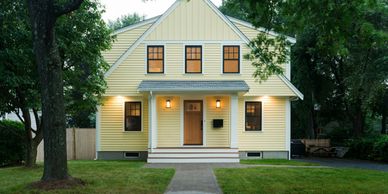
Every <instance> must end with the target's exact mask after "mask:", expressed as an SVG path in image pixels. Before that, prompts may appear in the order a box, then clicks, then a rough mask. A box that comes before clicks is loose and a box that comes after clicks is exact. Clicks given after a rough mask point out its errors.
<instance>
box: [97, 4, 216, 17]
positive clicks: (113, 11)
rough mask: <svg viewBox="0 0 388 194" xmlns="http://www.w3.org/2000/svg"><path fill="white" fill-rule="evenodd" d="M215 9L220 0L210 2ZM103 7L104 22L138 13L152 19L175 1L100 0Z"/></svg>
mask: <svg viewBox="0 0 388 194" xmlns="http://www.w3.org/2000/svg"><path fill="white" fill-rule="evenodd" d="M211 1H212V2H213V3H214V4H215V5H216V6H217V7H218V6H220V5H221V2H222V0H211ZM100 2H101V4H102V5H103V6H105V11H106V12H105V13H104V14H103V15H102V18H103V19H104V20H105V21H108V20H116V19H117V18H119V17H120V16H122V15H127V14H132V13H138V14H139V15H140V16H143V15H144V16H145V17H146V18H152V17H154V16H157V15H161V14H163V13H164V12H165V11H166V10H167V9H168V8H169V7H170V6H171V5H172V4H173V3H174V2H175V0H148V1H143V0H100Z"/></svg>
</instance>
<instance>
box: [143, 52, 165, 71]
mask: <svg viewBox="0 0 388 194" xmlns="http://www.w3.org/2000/svg"><path fill="white" fill-rule="evenodd" d="M147 73H164V46H147Z"/></svg>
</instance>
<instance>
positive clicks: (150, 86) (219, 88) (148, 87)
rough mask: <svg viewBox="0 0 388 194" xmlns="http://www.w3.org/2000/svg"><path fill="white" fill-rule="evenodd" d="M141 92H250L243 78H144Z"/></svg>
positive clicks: (140, 88)
mask: <svg viewBox="0 0 388 194" xmlns="http://www.w3.org/2000/svg"><path fill="white" fill-rule="evenodd" d="M138 91H139V92H150V91H155V92H189V91H208V92H210V91H211V92H248V91H249V86H248V84H247V83H245V81H243V80H214V81H199V80H143V81H142V82H141V83H140V84H139V87H138Z"/></svg>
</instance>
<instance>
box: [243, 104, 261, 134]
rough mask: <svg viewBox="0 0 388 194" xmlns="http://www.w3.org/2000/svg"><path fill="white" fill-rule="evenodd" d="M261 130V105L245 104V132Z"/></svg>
mask: <svg viewBox="0 0 388 194" xmlns="http://www.w3.org/2000/svg"><path fill="white" fill-rule="evenodd" d="M261 130H262V103H261V102H245V131H261Z"/></svg>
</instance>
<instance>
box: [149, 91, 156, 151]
mask: <svg viewBox="0 0 388 194" xmlns="http://www.w3.org/2000/svg"><path fill="white" fill-rule="evenodd" d="M148 110H149V114H148V120H149V125H148V126H149V130H148V147H149V148H150V149H151V151H152V149H154V148H156V147H157V145H158V124H157V117H156V96H155V95H153V94H152V92H151V94H150V96H149V97H148Z"/></svg>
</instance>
